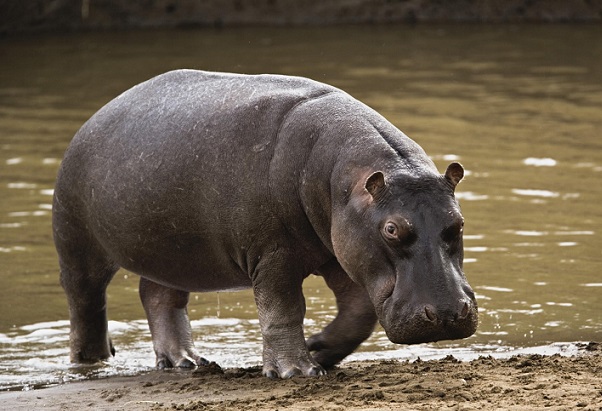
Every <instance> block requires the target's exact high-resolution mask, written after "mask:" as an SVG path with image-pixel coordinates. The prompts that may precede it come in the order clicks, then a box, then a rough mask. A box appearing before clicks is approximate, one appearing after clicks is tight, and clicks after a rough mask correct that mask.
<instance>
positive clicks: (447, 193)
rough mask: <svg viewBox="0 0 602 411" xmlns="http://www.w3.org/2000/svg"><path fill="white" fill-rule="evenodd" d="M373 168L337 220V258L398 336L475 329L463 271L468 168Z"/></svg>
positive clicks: (443, 335)
mask: <svg viewBox="0 0 602 411" xmlns="http://www.w3.org/2000/svg"><path fill="white" fill-rule="evenodd" d="M413 174H414V173H411V174H408V173H391V174H390V175H386V174H385V173H383V172H380V171H373V170H371V171H367V172H365V173H363V175H362V176H361V178H359V179H358V178H356V179H355V181H356V183H355V185H354V187H353V188H352V190H351V191H350V192H349V193H348V194H347V196H346V201H345V204H344V206H343V207H342V208H343V209H342V210H340V211H341V212H340V213H339V216H338V218H337V219H336V221H333V227H332V233H331V234H332V239H333V247H334V251H335V254H336V256H337V259H338V260H339V263H340V264H341V266H342V267H343V268H344V269H345V271H346V272H347V273H348V274H349V276H350V277H351V278H352V279H353V280H354V281H355V282H357V283H359V284H360V285H362V286H363V287H364V288H365V289H366V290H367V291H368V294H369V295H370V298H371V300H372V303H373V304H374V307H375V309H376V314H377V315H378V318H379V321H380V323H381V325H382V326H383V328H384V329H385V331H386V333H387V336H388V337H389V339H390V340H391V341H392V342H394V343H400V344H417V343H423V342H433V341H439V340H446V339H459V338H465V337H468V336H470V335H472V334H473V333H474V332H475V330H476V328H477V323H478V318H477V303H476V300H475V295H474V292H473V291H472V289H471V288H470V286H469V285H468V282H467V281H466V277H465V276H464V272H463V271H462V261H463V258H464V252H463V242H462V231H463V226H464V219H463V217H462V214H461V212H460V208H459V206H458V203H457V201H456V199H455V197H454V189H455V187H456V185H457V184H458V183H459V182H460V180H461V179H462V178H463V176H464V169H463V168H462V166H461V165H460V164H458V163H452V164H450V165H449V167H448V168H447V171H446V172H445V175H442V176H440V175H436V174H432V173H430V172H429V173H422V174H421V175H417V176H416V175H413Z"/></svg>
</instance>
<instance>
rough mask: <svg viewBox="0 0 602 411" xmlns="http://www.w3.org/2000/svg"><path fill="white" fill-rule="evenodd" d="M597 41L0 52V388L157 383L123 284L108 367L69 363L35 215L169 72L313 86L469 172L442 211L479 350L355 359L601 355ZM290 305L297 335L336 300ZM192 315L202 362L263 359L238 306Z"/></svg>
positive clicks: (224, 298)
mask: <svg viewBox="0 0 602 411" xmlns="http://www.w3.org/2000/svg"><path fill="white" fill-rule="evenodd" d="M601 31H602V28H600V27H596V26H569V25H567V26H494V27H481V26H469V27H462V26H418V27H415V28H409V27H384V28H381V27H336V28H311V29H302V28H299V29H260V28H253V29H232V30H222V31H213V30H198V31H195V30H193V31H187V32H186V35H184V36H183V35H182V33H181V32H178V31H145V32H121V33H87V34H78V35H77V36H73V35H70V34H65V35H56V36H44V37H41V38H36V37H27V38H11V39H4V41H3V43H2V45H1V46H0V47H1V48H0V53H1V54H2V59H3V61H10V62H11V64H4V65H0V388H2V387H8V386H28V387H33V386H36V385H37V384H43V383H48V382H51V383H59V382H61V381H68V380H71V379H77V378H83V377H86V378H88V377H92V376H103V375H112V374H118V373H135V372H140V371H141V370H145V369H148V368H149V367H152V366H153V362H154V359H153V353H152V344H151V342H150V337H149V334H148V326H147V325H146V321H145V320H142V319H143V318H145V317H144V312H143V310H142V307H141V304H140V302H139V299H138V296H137V288H138V282H137V281H138V280H137V277H136V276H135V275H131V274H129V273H127V272H125V271H120V272H119V273H118V274H117V275H116V277H115V279H114V280H113V282H112V284H111V286H110V287H109V295H108V300H109V301H108V306H109V317H110V318H111V319H112V321H111V323H110V324H111V332H112V335H113V338H114V340H115V344H116V347H117V357H115V358H114V359H111V361H109V363H108V364H109V365H107V366H104V367H91V368H90V367H88V368H85V369H84V368H77V369H73V368H71V366H70V365H69V364H68V344H67V340H68V324H67V322H66V318H67V307H66V302H65V298H64V295H63V293H62V290H61V289H60V286H59V285H58V274H57V262H56V253H55V251H54V249H53V244H52V235H51V227H50V216H51V205H50V203H51V196H52V194H53V186H54V177H55V174H56V171H57V169H58V165H59V163H60V159H61V158H62V155H63V152H64V150H65V148H66V146H67V144H68V142H69V140H70V139H71V137H72V136H73V134H74V133H75V131H76V130H77V129H78V128H79V127H80V126H81V124H82V123H83V122H84V121H85V120H86V119H87V118H89V117H90V115H92V114H93V113H94V112H95V111H96V110H97V109H98V108H99V107H101V106H102V105H103V104H105V103H106V102H107V101H109V100H110V99H111V98H113V97H115V96H116V95H118V94H119V93H120V92H122V91H123V90H125V89H127V88H129V87H131V86H132V85H134V84H136V83H138V82H140V81H143V80H146V79H147V78H150V77H151V76H153V75H156V74H158V73H161V72H164V71H167V70H170V69H174V68H183V67H188V68H199V69H208V70H222V71H236V72H246V73H259V72H277V73H283V74H296V75H303V76H308V77H312V78H314V79H317V80H321V81H325V82H327V83H330V84H333V85H335V86H339V87H341V88H343V89H345V90H346V91H348V92H349V93H350V94H352V95H353V96H355V97H357V98H359V99H360V100H362V101H364V102H366V103H367V104H369V105H370V106H372V107H374V108H375V109H376V110H378V111H379V112H381V113H382V114H383V115H385V117H387V118H388V119H389V120H390V121H392V122H393V123H394V124H395V125H397V126H398V127H399V128H401V129H402V130H403V131H404V132H406V134H408V135H409V136H411V137H412V138H414V139H416V140H417V142H418V143H419V144H421V145H422V146H423V147H424V148H425V150H426V152H427V153H429V154H430V155H431V156H432V158H433V160H434V161H435V163H436V164H437V166H438V167H439V168H440V169H441V170H442V169H445V167H446V166H447V164H448V163H449V162H451V161H460V162H461V163H463V165H464V166H465V168H466V170H467V172H466V178H465V181H463V182H462V184H461V185H460V186H459V187H458V191H457V197H458V199H459V201H460V203H461V206H462V210H463V213H464V216H465V218H466V227H465V231H466V235H465V237H464V242H465V260H464V263H465V265H464V268H465V271H466V274H467V276H468V278H469V281H470V283H471V285H472V286H473V287H474V289H475V291H476V293H477V300H478V303H479V309H480V325H479V329H478V331H477V333H476V335H474V336H472V337H470V338H468V339H466V340H463V341H454V342H440V343H437V344H426V345H420V346H409V347H406V346H395V345H393V344H391V343H390V342H389V341H388V340H387V339H386V336H385V335H384V333H383V331H382V330H381V329H380V328H379V329H377V331H376V332H375V334H374V335H373V336H372V337H371V338H370V339H369V340H368V341H367V342H366V344H364V345H363V346H362V348H361V350H360V351H359V352H358V353H356V354H354V356H352V357H351V359H363V358H405V359H412V358H416V357H417V356H420V357H422V358H428V357H430V356H434V355H439V354H441V355H444V354H447V353H450V352H451V353H453V354H454V355H456V356H459V357H463V358H470V356H471V355H478V354H479V353H494V354H495V355H498V354H499V355H501V354H502V353H507V352H520V350H521V349H523V348H521V347H526V348H525V349H531V350H535V351H537V350H543V351H545V352H564V353H571V352H573V351H572V350H573V347H574V345H566V344H557V345H552V346H550V345H548V344H550V343H560V342H566V341H573V342H574V341H588V340H601V339H602V315H601V313H602V299H601V298H600V287H602V282H601V277H600V270H599V267H600V262H601V259H602V256H601V254H600V249H602V247H601V246H602V243H601V241H600V233H599V227H601V226H602V211H600V210H601V209H600V207H599V203H600V201H601V200H602V191H601V190H602V187H601V186H600V173H601V172H602V141H601V140H600V138H599V137H600V136H599V130H601V129H602V72H601V71H600V70H599V67H601V66H602V43H601V42H600V41H599V38H600V35H601V34H602V33H601ZM175 39H177V41H175ZM305 295H306V298H307V302H308V304H307V305H308V315H307V316H308V320H307V324H306V328H307V333H308V334H311V333H314V332H317V331H319V330H320V329H321V328H322V327H323V326H324V325H325V324H326V323H327V322H328V321H330V320H332V318H334V315H335V314H336V309H335V302H334V299H333V297H332V294H331V293H330V291H329V290H327V289H326V288H325V286H324V284H323V282H322V281H321V280H320V279H316V278H310V279H309V280H308V281H307V284H306V287H305ZM189 311H190V316H191V318H192V319H193V328H194V331H195V333H196V336H197V342H198V347H199V348H200V350H201V351H202V352H203V355H206V357H207V358H208V359H210V360H215V361H217V362H219V363H221V364H222V365H225V366H241V365H250V364H256V363H258V362H259V361H260V355H261V336H260V334H259V327H258V325H257V322H256V321H257V320H256V318H257V315H256V312H255V307H254V302H253V296H252V294H251V293H250V292H240V293H236V294H232V293H219V294H215V293H210V294H198V295H196V294H195V295H193V296H192V298H191V303H190V307H189ZM537 347H547V348H537ZM513 350H515V351H513ZM546 350H547V351H546Z"/></svg>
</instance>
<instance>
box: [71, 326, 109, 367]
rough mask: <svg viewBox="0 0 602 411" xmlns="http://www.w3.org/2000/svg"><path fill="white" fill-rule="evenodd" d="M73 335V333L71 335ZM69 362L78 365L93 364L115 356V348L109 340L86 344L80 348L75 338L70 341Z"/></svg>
mask: <svg viewBox="0 0 602 411" xmlns="http://www.w3.org/2000/svg"><path fill="white" fill-rule="evenodd" d="M72 335H73V333H72ZM71 341H72V343H71V361H72V362H74V363H79V364H93V363H97V362H100V361H104V360H106V359H109V358H110V357H114V356H115V348H114V347H113V342H112V341H111V339H110V338H107V339H106V341H103V340H101V342H100V343H87V344H85V345H82V346H80V344H79V343H78V341H77V339H76V338H73V337H72V339H71Z"/></svg>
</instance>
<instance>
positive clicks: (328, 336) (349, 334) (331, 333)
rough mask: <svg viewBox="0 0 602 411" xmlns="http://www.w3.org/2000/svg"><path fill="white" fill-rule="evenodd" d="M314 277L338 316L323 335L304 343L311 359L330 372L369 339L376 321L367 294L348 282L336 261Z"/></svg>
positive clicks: (319, 334)
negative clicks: (331, 297) (330, 298)
mask: <svg viewBox="0 0 602 411" xmlns="http://www.w3.org/2000/svg"><path fill="white" fill-rule="evenodd" d="M317 274H319V275H321V276H322V277H324V280H325V281H326V284H327V285H328V287H329V288H330V289H332V291H333V292H334V295H335V297H336V301H337V307H338V310H339V312H338V314H337V316H336V318H335V319H334V320H333V321H332V322H331V323H330V324H328V326H326V328H324V330H322V332H320V333H318V334H316V335H313V336H311V337H310V338H309V339H308V340H307V346H308V348H309V350H310V351H312V352H313V356H314V359H315V360H316V361H317V362H318V363H319V364H320V365H322V366H323V367H325V368H329V367H332V366H334V365H335V364H337V363H338V362H340V361H341V360H342V359H343V358H345V357H346V356H348V355H349V354H351V353H352V352H353V351H354V350H355V349H356V348H357V347H358V346H359V345H360V344H361V343H362V342H363V341H364V340H366V338H368V337H369V336H370V334H371V333H372V331H373V330H374V326H375V325H376V321H377V317H376V313H375V312H374V306H373V305H372V302H371V301H370V298H369V297H368V293H367V292H366V291H365V290H364V289H363V288H362V287H361V286H359V285H358V284H356V283H354V282H353V281H352V280H351V279H350V278H349V276H348V275H347V273H345V271H343V269H342V268H341V266H340V265H339V263H338V262H337V261H336V260H332V261H330V262H328V263H327V264H325V265H324V266H322V267H320V269H319V270H318V273H317Z"/></svg>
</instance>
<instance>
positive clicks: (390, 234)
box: [383, 221, 399, 240]
mask: <svg viewBox="0 0 602 411" xmlns="http://www.w3.org/2000/svg"><path fill="white" fill-rule="evenodd" d="M383 233H384V235H385V237H386V238H388V239H390V240H397V239H398V238H399V228H398V227H397V225H396V224H395V223H393V222H391V221H389V222H387V223H386V224H385V226H384V228H383Z"/></svg>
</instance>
